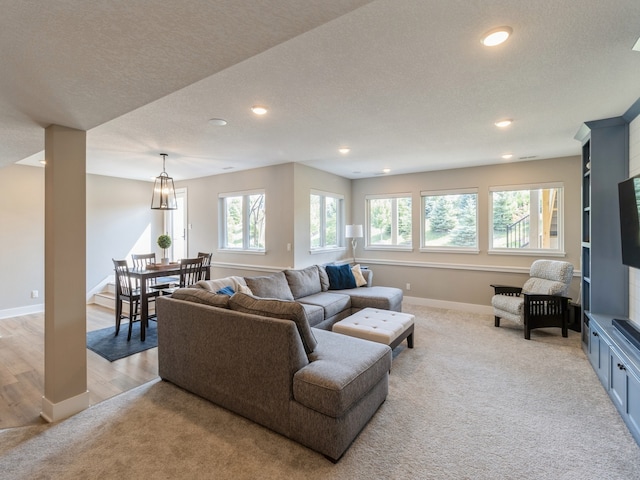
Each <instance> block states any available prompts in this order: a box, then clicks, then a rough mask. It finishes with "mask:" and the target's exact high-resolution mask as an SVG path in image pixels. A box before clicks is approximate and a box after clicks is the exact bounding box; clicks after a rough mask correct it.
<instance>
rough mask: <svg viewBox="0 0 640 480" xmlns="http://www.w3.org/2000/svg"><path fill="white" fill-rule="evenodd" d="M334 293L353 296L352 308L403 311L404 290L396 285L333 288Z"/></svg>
mask: <svg viewBox="0 0 640 480" xmlns="http://www.w3.org/2000/svg"><path fill="white" fill-rule="evenodd" d="M332 292H333V293H341V294H345V295H349V296H350V297H351V308H352V309H354V310H362V309H363V308H367V307H371V308H380V309H382V310H393V311H394V312H401V311H402V300H403V293H402V290H400V289H399V288H395V287H379V286H376V287H369V288H350V289H347V290H332Z"/></svg>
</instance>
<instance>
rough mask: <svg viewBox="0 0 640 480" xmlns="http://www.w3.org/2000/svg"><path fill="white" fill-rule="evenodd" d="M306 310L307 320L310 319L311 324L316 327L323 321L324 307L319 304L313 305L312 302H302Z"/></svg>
mask: <svg viewBox="0 0 640 480" xmlns="http://www.w3.org/2000/svg"><path fill="white" fill-rule="evenodd" d="M300 305H302V308H304V311H305V312H307V320H309V325H310V326H312V327H315V326H316V325H319V324H320V323H322V322H323V321H324V320H325V318H324V308H322V307H321V306H319V305H311V304H310V303H300Z"/></svg>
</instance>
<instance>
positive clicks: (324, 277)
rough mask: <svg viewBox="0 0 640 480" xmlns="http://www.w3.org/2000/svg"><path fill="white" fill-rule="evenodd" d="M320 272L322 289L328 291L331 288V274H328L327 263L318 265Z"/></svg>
mask: <svg viewBox="0 0 640 480" xmlns="http://www.w3.org/2000/svg"><path fill="white" fill-rule="evenodd" d="M317 267H318V273H319V274H320V285H322V291H323V292H326V291H327V290H329V276H328V275H327V270H326V269H325V265H317Z"/></svg>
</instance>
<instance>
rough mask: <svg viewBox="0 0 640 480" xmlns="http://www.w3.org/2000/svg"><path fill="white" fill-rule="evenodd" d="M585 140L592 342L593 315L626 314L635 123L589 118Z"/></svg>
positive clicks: (586, 284) (585, 277) (585, 271)
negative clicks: (621, 187) (627, 188)
mask: <svg viewBox="0 0 640 480" xmlns="http://www.w3.org/2000/svg"><path fill="white" fill-rule="evenodd" d="M576 139H578V140H580V141H581V142H582V244H581V251H582V265H581V271H582V279H581V281H582V283H581V290H582V295H581V296H582V298H581V303H582V311H583V325H582V327H583V328H582V332H583V335H582V339H583V345H584V347H585V350H586V349H587V342H588V340H589V315H590V313H600V314H606V315H611V316H612V317H621V318H626V317H627V315H628V313H629V288H628V282H629V278H628V272H627V267H626V266H624V265H623V264H622V253H621V246H620V220H619V213H618V183H619V182H621V181H623V180H625V179H626V178H627V176H628V174H627V171H628V163H629V125H628V123H627V121H626V120H625V119H624V118H622V117H616V118H608V119H605V120H597V121H593V122H586V123H585V124H584V125H583V127H582V128H581V129H580V131H579V132H578V134H577V135H576Z"/></svg>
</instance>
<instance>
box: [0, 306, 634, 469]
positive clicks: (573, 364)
mask: <svg viewBox="0 0 640 480" xmlns="http://www.w3.org/2000/svg"><path fill="white" fill-rule="evenodd" d="M405 311H409V312H411V313H414V314H415V315H416V316H417V318H416V340H415V348H414V349H413V350H410V349H406V348H404V349H402V347H400V349H402V351H400V352H395V353H396V356H395V359H394V363H393V369H392V371H391V378H390V392H389V396H388V398H387V401H386V402H385V403H384V404H383V405H382V407H381V408H380V410H379V411H378V413H377V414H376V415H375V416H374V418H373V419H372V420H371V422H370V423H369V424H368V425H367V427H365V429H364V430H363V431H362V433H361V434H360V436H359V437H358V438H357V439H356V441H355V442H354V444H353V445H352V446H351V448H350V449H349V450H348V451H347V453H346V454H345V456H344V457H343V458H342V460H341V461H340V462H339V463H338V464H336V465H334V464H332V463H330V462H329V461H327V460H326V459H325V458H324V457H322V456H321V455H319V454H317V453H315V452H313V451H311V450H308V449H307V448H305V447H302V446H300V445H298V444H296V443H294V442H292V441H290V440H288V439H286V438H284V437H282V436H280V435H278V434H275V433H273V432H271V431H269V430H266V429H264V428H262V427H260V426H258V425H255V424H254V423H252V422H250V421H248V420H245V419H243V418H241V417H238V416H236V415H234V414H232V413H229V412H227V411H225V410H223V409H221V408H219V407H216V406H215V405H213V404H211V403H209V402H207V401H205V400H202V399H200V398H198V397H195V396H193V395H191V394H189V393H187V392H185V391H183V390H180V389H178V388H176V387H174V386H173V385H171V384H169V383H166V382H162V381H155V382H151V383H149V384H146V385H143V386H142V387H139V388H137V389H135V390H132V391H130V392H127V393H124V394H122V395H120V396H118V397H115V398H112V399H110V400H107V401H105V402H103V403H100V404H98V405H96V406H94V407H92V408H90V409H88V410H85V411H84V412H82V413H80V414H78V415H76V416H74V417H72V418H70V419H67V420H65V421H62V422H59V423H57V424H53V425H44V426H42V425H41V426H31V427H23V428H15V429H8V430H4V431H0V478H2V479H39V478H51V479H59V478H64V479H80V478H82V479H85V478H101V479H110V478H113V479H116V478H117V479H120V478H134V479H138V478H140V479H142V478H154V479H163V478H166V479H174V478H189V479H197V478H203V479H204V478H216V479H283V478H285V479H289V480H291V479H335V478H339V479H343V478H344V479H367V480H374V479H431V478H433V479H449V478H451V479H580V480H585V479H625V480H629V479H639V478H640V448H639V447H638V446H637V445H636V443H635V442H634V441H633V439H632V437H631V435H630V434H629V432H628V431H627V429H626V427H625V426H624V424H623V423H622V420H621V419H620V417H619V416H618V414H617V412H616V411H615V409H614V407H613V405H612V404H611V402H610V401H609V399H608V397H607V395H606V393H605V391H604V390H603V388H602V387H601V386H600V384H599V382H598V380H597V379H596V376H595V373H594V372H593V370H592V368H591V367H590V365H589V364H588V362H587V360H586V358H585V355H584V354H583V352H582V350H581V347H580V336H579V334H578V333H575V332H570V336H569V338H568V339H563V338H562V337H561V336H560V332H559V330H556V329H548V330H542V331H534V332H533V333H532V340H531V341H526V340H524V339H523V338H522V330H521V329H518V328H517V327H515V326H513V327H509V326H506V327H501V328H499V329H498V328H495V327H494V326H493V317H491V316H487V315H473V314H469V313H462V312H456V311H450V310H440V309H432V308H426V307H417V306H412V305H406V306H405ZM504 323H505V324H506V323H507V322H504Z"/></svg>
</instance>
